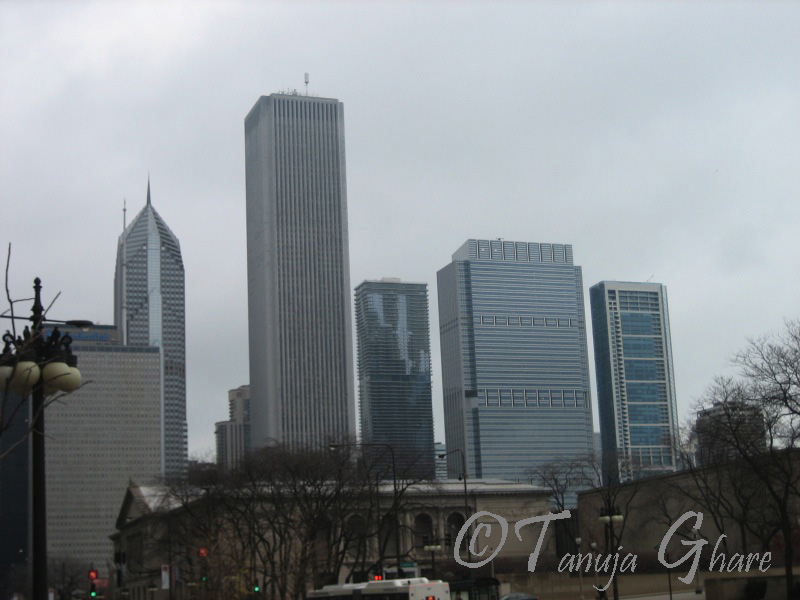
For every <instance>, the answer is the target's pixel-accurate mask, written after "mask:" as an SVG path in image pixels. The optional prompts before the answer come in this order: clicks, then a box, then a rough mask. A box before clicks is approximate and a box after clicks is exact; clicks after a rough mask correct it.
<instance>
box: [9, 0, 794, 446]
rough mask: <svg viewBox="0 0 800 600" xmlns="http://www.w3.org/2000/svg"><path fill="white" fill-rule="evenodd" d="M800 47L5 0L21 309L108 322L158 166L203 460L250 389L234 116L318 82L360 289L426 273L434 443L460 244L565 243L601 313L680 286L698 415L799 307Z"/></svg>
mask: <svg viewBox="0 0 800 600" xmlns="http://www.w3.org/2000/svg"><path fill="white" fill-rule="evenodd" d="M798 32H800V3H799V2H755V1H754V2H706V3H704V2H677V1H675V2H644V1H640V2H595V1H593V2H521V1H517V2H444V1H439V2H410V1H403V2H399V1H398V2H324V3H322V2H311V3H302V2H256V1H252V2H233V1H222V0H220V1H218V2H209V3H202V2H191V3H180V2H145V3H137V2H121V1H120V2H78V1H59V2H38V3H37V2H31V1H28V0H25V1H10V0H0V197H1V198H2V212H0V242H2V243H3V244H2V250H3V255H5V246H6V245H7V244H8V243H11V244H12V255H11V274H10V286H11V293H12V295H13V296H14V297H17V298H19V297H26V296H29V295H30V286H31V281H32V279H33V277H34V276H39V277H41V278H42V279H43V283H44V295H45V299H46V300H49V299H50V298H52V295H54V294H55V293H56V292H59V291H60V292H61V297H60V298H59V299H58V301H57V304H56V306H55V308H53V310H52V311H51V313H50V315H51V316H52V317H54V318H87V319H92V320H94V321H97V322H101V323H105V324H109V323H112V322H113V278H114V261H115V252H116V245H117V238H118V236H119V234H120V232H121V229H122V204H123V198H125V199H127V203H128V208H129V213H128V216H129V221H130V219H131V218H132V217H133V216H134V215H135V214H136V213H138V211H139V210H140V209H141V208H142V207H143V206H144V203H145V194H146V186H147V177H148V174H149V176H150V179H151V184H152V198H153V205H154V206H155V208H156V210H158V211H159V213H160V214H161V216H162V217H163V218H164V219H165V220H166V222H167V223H168V224H169V226H170V227H171V228H172V230H173V231H174V232H175V234H176V235H177V236H178V238H179V239H180V242H181V249H182V252H183V259H184V263H185V267H186V308H187V313H186V315H187V318H186V327H187V378H188V381H187V384H188V385H187V388H188V389H187V404H188V424H189V450H190V453H191V454H194V455H198V454H208V453H209V452H212V451H213V446H214V422H215V421H220V420H224V419H226V418H227V390H229V389H231V388H235V387H238V386H239V385H242V384H244V383H247V382H248V357H247V301H246V298H247V293H246V286H247V276H246V251H245V189H244V132H243V130H244V125H243V121H244V117H245V115H246V114H247V112H248V111H249V110H250V108H251V107H252V105H253V104H254V103H255V101H256V99H257V98H258V97H259V96H260V95H263V94H269V93H272V92H276V91H281V90H287V89H292V88H297V89H299V90H302V89H303V87H304V86H303V74H304V73H305V72H308V73H309V74H310V77H311V83H310V85H309V92H310V93H313V94H316V95H320V96H327V97H334V98H338V99H339V100H341V101H342V102H344V107H345V127H346V147H347V184H348V203H349V225H350V260H351V284H352V285H351V287H355V286H356V285H357V284H358V283H360V282H361V281H363V280H364V279H376V278H380V277H386V276H393V277H401V278H403V279H405V280H410V281H422V282H427V283H428V284H429V293H430V300H431V343H432V353H433V372H434V384H433V388H434V417H435V430H436V438H437V440H442V441H444V433H443V432H444V427H443V421H442V420H443V409H442V405H441V395H442V393H441V377H440V360H439V340H438V314H437V302H436V271H437V270H438V269H440V268H442V267H443V266H445V265H446V264H447V263H448V262H449V261H450V257H451V255H452V253H453V252H454V251H455V250H456V249H457V248H458V246H460V245H461V244H462V243H463V242H464V241H465V240H466V239H467V238H470V237H481V238H496V237H503V238H505V239H507V240H520V241H537V242H558V243H570V244H572V245H573V249H574V257H575V262H576V264H578V265H581V266H582V267H583V277H584V287H585V290H586V292H587V298H588V288H589V287H590V286H591V285H594V284H595V283H597V282H598V281H600V280H603V279H620V280H628V281H645V280H652V281H656V282H660V283H664V284H666V285H667V287H668V292H669V302H670V316H671V323H672V341H673V352H674V357H675V370H676V383H677V393H678V407H679V411H680V415H679V416H680V419H681V420H683V419H685V418H686V417H688V416H689V414H690V408H691V405H692V403H693V401H694V400H695V399H696V398H697V397H698V396H699V395H700V394H701V393H702V392H703V390H704V389H705V387H706V386H707V385H708V384H709V382H710V380H711V378H712V377H713V376H714V375H715V374H720V373H723V372H726V370H727V369H729V358H730V355H731V353H732V352H733V351H735V350H736V349H738V348H740V347H742V346H743V344H744V343H745V341H746V340H747V338H748V337H753V336H757V335H760V334H763V333H769V332H775V331H778V330H780V328H781V327H782V324H783V322H784V319H787V318H796V317H799V316H800V303H798V299H800V277H798V266H799V265H800V242H798V232H800V202H799V200H800V34H798ZM586 315H587V320H588V319H589V308H588V304H587V307H586ZM590 346H591V344H590ZM590 350H591V348H590ZM592 369H593V364H592ZM591 378H592V382H593V396H594V397H595V402H596V394H595V391H594V381H595V376H594V371H593V370H592V372H591ZM596 414H597V413H596V408H595V423H597V416H596ZM595 426H596V427H597V425H595Z"/></svg>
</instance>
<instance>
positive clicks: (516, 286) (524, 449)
mask: <svg viewBox="0 0 800 600" xmlns="http://www.w3.org/2000/svg"><path fill="white" fill-rule="evenodd" d="M438 290H439V330H440V336H441V351H442V383H443V387H444V412H445V434H446V440H445V441H446V443H447V449H448V450H450V451H453V450H456V449H459V448H460V449H462V450H464V452H465V453H466V459H467V473H468V476H469V478H470V479H472V478H487V477H490V478H495V477H496V478H502V479H508V480H519V481H528V480H529V479H530V470H531V469H532V468H534V467H536V466H538V465H543V464H547V463H549V462H552V461H556V460H559V459H564V458H569V457H577V456H586V455H588V454H589V453H590V452H591V450H592V409H591V397H590V389H589V365H588V350H587V345H586V323H585V315H584V308H583V283H582V276H581V268H580V267H578V266H575V264H574V263H573V260H572V246H570V245H565V244H544V243H542V244H540V243H527V242H509V241H503V240H475V239H472V240H468V241H467V242H466V243H465V244H464V245H463V246H462V247H461V248H460V249H459V250H457V251H456V253H455V254H454V255H453V260H452V262H451V263H450V264H449V265H447V266H446V267H444V268H443V269H441V270H440V271H439V273H438ZM447 464H448V476H449V477H451V478H455V477H457V476H458V474H459V473H460V472H461V457H460V455H459V453H458V452H454V453H452V454H450V455H449V456H448V463H447Z"/></svg>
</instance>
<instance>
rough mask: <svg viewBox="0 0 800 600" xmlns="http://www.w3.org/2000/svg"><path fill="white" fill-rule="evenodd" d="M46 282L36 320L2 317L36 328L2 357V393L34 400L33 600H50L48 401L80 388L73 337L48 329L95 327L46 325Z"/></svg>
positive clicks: (8, 344)
mask: <svg viewBox="0 0 800 600" xmlns="http://www.w3.org/2000/svg"><path fill="white" fill-rule="evenodd" d="M41 283H42V282H41V280H40V279H39V278H38V277H37V278H36V279H34V280H33V289H34V292H35V294H34V299H33V306H32V307H31V316H30V317H29V318H28V319H25V317H16V316H14V315H13V313H12V314H11V315H2V317H3V318H6V319H22V320H29V321H30V322H31V326H30V327H27V326H26V327H25V330H24V331H23V333H22V335H21V336H17V337H16V338H15V337H14V336H13V335H12V334H11V333H10V332H8V331H6V333H5V334H4V335H3V342H4V347H3V353H2V355H0V392H2V393H3V394H6V393H8V392H9V391H11V392H14V393H15V394H17V395H19V396H22V397H25V396H27V395H28V394H30V395H31V413H30V414H31V429H30V431H31V436H32V439H31V496H32V498H31V521H32V546H33V547H32V549H31V566H32V567H33V568H32V570H31V575H32V577H33V589H32V592H33V595H32V597H33V600H47V598H48V581H47V499H46V496H45V493H46V488H47V476H46V473H45V437H44V433H45V429H44V408H45V400H44V399H45V396H49V395H51V394H55V393H57V392H72V391H75V390H76V389H78V388H79V387H80V385H81V373H80V371H78V368H77V365H78V359H77V358H76V357H75V356H74V355H73V354H72V351H71V349H70V345H71V344H72V338H71V337H70V336H69V334H64V335H62V334H61V332H59V330H58V328H56V329H53V331H52V333H50V335H49V336H47V337H45V334H44V324H45V323H62V324H67V325H71V326H74V327H80V328H89V327H91V326H92V323H91V321H57V320H53V319H45V317H44V307H43V306H42V301H41V290H42V285H41Z"/></svg>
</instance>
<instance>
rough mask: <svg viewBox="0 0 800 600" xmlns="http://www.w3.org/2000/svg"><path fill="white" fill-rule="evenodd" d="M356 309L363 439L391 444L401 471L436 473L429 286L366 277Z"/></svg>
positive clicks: (427, 475) (418, 474) (424, 475)
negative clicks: (434, 463)
mask: <svg viewBox="0 0 800 600" xmlns="http://www.w3.org/2000/svg"><path fill="white" fill-rule="evenodd" d="M355 308H356V336H357V339H358V354H357V356H358V359H357V362H358V394H359V406H360V416H361V439H362V440H363V441H364V442H366V443H373V444H386V445H388V446H391V447H392V448H393V450H394V452H395V454H396V456H397V463H398V464H397V469H398V473H407V474H408V475H413V476H415V477H422V478H432V477H433V474H434V466H433V406H432V399H431V345H430V324H429V319H428V286H427V284H425V283H403V282H401V281H400V280H399V279H393V278H384V279H381V280H380V281H364V282H363V283H361V284H360V285H359V286H358V287H356V293H355Z"/></svg>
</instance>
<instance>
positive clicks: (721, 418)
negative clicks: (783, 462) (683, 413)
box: [694, 400, 767, 467]
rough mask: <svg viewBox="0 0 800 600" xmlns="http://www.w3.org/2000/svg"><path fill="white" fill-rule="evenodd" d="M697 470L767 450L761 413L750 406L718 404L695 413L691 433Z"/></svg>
mask: <svg viewBox="0 0 800 600" xmlns="http://www.w3.org/2000/svg"><path fill="white" fill-rule="evenodd" d="M694 442H695V444H696V446H695V459H696V461H697V464H698V466H703V467H707V466H714V465H719V464H722V463H725V462H728V461H730V460H735V459H737V458H740V457H741V456H742V451H743V452H744V455H745V456H748V455H749V456H753V455H755V454H758V453H759V452H764V451H766V449H767V426H766V423H765V421H764V411H763V409H762V408H761V407H760V406H758V405H756V404H754V403H750V402H742V401H736V400H730V401H727V402H718V403H715V404H714V405H713V406H711V407H709V408H706V409H703V410H700V411H698V413H697V419H696V421H695V429H694Z"/></svg>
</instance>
